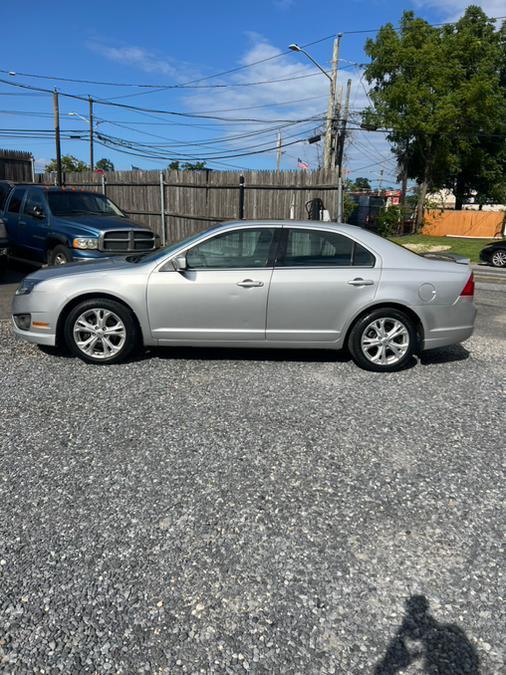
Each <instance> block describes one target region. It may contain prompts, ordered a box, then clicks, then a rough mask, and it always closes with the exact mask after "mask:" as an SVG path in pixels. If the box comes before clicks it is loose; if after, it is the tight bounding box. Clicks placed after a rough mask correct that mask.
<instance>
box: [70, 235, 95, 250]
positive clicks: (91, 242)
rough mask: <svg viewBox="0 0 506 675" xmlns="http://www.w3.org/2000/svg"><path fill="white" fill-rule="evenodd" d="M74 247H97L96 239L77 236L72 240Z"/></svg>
mask: <svg viewBox="0 0 506 675" xmlns="http://www.w3.org/2000/svg"><path fill="white" fill-rule="evenodd" d="M72 246H73V247H74V248H98V239H86V238H84V237H79V238H78V239H74V241H73V242H72Z"/></svg>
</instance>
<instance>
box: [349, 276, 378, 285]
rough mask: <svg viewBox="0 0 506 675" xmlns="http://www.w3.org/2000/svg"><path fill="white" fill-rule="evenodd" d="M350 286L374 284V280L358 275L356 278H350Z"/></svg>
mask: <svg viewBox="0 0 506 675" xmlns="http://www.w3.org/2000/svg"><path fill="white" fill-rule="evenodd" d="M348 283H349V284H350V286H373V285H374V281H373V280H372V279H361V278H360V277H357V278H356V279H350V281H348Z"/></svg>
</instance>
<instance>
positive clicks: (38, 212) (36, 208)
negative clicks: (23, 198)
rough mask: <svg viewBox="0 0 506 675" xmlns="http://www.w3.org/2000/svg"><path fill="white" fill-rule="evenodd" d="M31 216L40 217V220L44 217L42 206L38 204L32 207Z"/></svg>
mask: <svg viewBox="0 0 506 675" xmlns="http://www.w3.org/2000/svg"><path fill="white" fill-rule="evenodd" d="M32 216H33V217H34V218H40V219H41V220H42V219H43V218H45V217H46V216H45V214H44V211H43V210H42V208H41V207H40V206H34V207H33V209H32Z"/></svg>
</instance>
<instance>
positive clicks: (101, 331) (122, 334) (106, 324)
mask: <svg viewBox="0 0 506 675" xmlns="http://www.w3.org/2000/svg"><path fill="white" fill-rule="evenodd" d="M73 336H74V342H75V344H76V346H77V347H78V349H79V350H80V351H82V352H83V354H86V356H89V357H91V358H93V359H97V360H103V359H109V358H111V357H113V356H115V355H116V354H117V353H118V352H120V351H121V349H122V348H123V346H124V344H125V341H126V338H127V331H126V328H125V324H124V323H123V321H122V320H121V319H120V317H119V316H118V315H117V314H115V313H114V312H112V311H111V310H109V309H104V308H101V307H96V308H95V307H94V308H92V309H87V310H86V311H84V312H83V313H82V314H80V315H79V316H78V317H77V319H76V320H75V322H74V326H73Z"/></svg>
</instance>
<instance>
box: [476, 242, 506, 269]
mask: <svg viewBox="0 0 506 675" xmlns="http://www.w3.org/2000/svg"><path fill="white" fill-rule="evenodd" d="M480 260H481V262H482V263H486V264H487V265H493V266H494V267H506V239H500V240H499V241H494V242H492V243H491V244H487V245H486V246H485V248H482V249H481V251H480Z"/></svg>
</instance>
